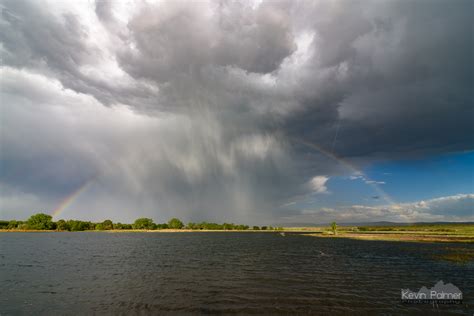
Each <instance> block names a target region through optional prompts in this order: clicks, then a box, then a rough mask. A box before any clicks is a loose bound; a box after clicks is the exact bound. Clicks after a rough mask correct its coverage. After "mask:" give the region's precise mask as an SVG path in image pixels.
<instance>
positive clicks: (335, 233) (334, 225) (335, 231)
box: [331, 222, 337, 235]
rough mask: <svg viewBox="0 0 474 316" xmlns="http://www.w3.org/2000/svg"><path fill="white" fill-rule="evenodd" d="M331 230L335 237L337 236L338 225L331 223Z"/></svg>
mask: <svg viewBox="0 0 474 316" xmlns="http://www.w3.org/2000/svg"><path fill="white" fill-rule="evenodd" d="M331 230H332V232H333V234H334V235H337V224H336V222H332V223H331Z"/></svg>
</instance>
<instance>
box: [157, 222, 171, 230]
mask: <svg viewBox="0 0 474 316" xmlns="http://www.w3.org/2000/svg"><path fill="white" fill-rule="evenodd" d="M167 228H169V227H168V224H166V223H163V224H157V225H156V229H167Z"/></svg>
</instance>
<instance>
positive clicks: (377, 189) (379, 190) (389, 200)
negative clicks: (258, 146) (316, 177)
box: [289, 137, 396, 205]
mask: <svg viewBox="0 0 474 316" xmlns="http://www.w3.org/2000/svg"><path fill="white" fill-rule="evenodd" d="M289 139H290V140H293V141H295V142H297V143H300V144H302V145H305V146H308V147H310V148H313V149H316V150H317V151H319V152H320V153H322V154H324V155H325V156H327V157H329V158H331V159H334V160H336V161H337V162H339V163H340V164H342V165H343V166H345V167H346V168H348V169H349V170H352V171H353V172H355V173H357V174H359V175H361V176H363V177H364V179H365V180H366V181H365V183H366V184H368V185H370V186H371V187H372V188H373V189H374V190H375V192H377V194H379V195H380V196H381V197H382V198H383V199H384V200H385V201H386V202H387V203H388V204H390V205H396V203H395V201H394V200H393V199H392V198H391V197H390V196H389V195H388V194H387V193H386V192H385V191H384V190H382V188H381V187H380V186H378V185H377V183H375V181H372V180H371V179H370V178H369V177H368V176H367V175H366V174H365V173H364V172H362V171H361V170H359V169H357V167H355V166H353V165H352V164H350V163H349V162H347V161H346V160H344V159H342V158H340V157H337V156H336V155H334V153H332V152H329V151H327V150H325V149H324V148H322V147H321V146H319V145H317V144H314V143H312V142H308V141H305V140H301V139H297V138H292V137H290V138H289Z"/></svg>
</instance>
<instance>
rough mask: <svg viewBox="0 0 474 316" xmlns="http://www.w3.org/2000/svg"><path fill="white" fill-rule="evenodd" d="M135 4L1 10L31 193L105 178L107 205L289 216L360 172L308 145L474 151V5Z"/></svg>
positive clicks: (17, 183) (6, 102) (20, 180)
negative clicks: (334, 180)
mask: <svg viewBox="0 0 474 316" xmlns="http://www.w3.org/2000/svg"><path fill="white" fill-rule="evenodd" d="M127 3H128V2H115V1H97V2H96V3H92V2H86V1H85V2H77V3H74V4H73V5H71V6H64V5H61V4H60V3H54V1H53V2H51V3H49V4H48V3H46V4H44V5H40V4H39V3H38V2H34V1H31V2H29V1H2V4H1V10H2V18H1V21H0V23H1V28H0V39H1V43H2V45H1V47H0V52H1V54H2V63H3V66H4V67H3V75H2V113H3V117H2V140H1V144H2V155H1V161H2V172H1V173H0V175H1V177H0V181H1V184H3V185H4V186H8V187H9V189H10V190H12V192H14V193H15V194H19V193H18V192H23V193H24V194H33V197H31V196H30V197H29V198H28V199H27V200H29V201H35V203H36V202H37V199H40V200H43V201H45V205H54V204H55V203H56V202H55V201H56V200H57V197H58V196H62V195H63V193H64V192H66V191H71V190H73V189H72V188H75V187H78V186H80V184H81V183H84V182H87V181H88V179H90V178H94V177H97V174H100V180H97V182H98V184H97V186H96V190H97V192H96V194H95V196H94V198H95V200H96V201H98V202H97V203H96V205H95V206H94V205H92V204H91V208H92V209H105V210H106V209H113V208H117V207H118V208H120V205H122V206H123V207H125V206H124V205H126V207H128V208H130V209H134V208H135V209H142V210H144V212H147V214H149V215H150V216H152V215H153V214H161V215H163V214H170V215H171V214H173V212H174V213H176V212H178V213H179V212H181V213H179V214H180V216H183V217H184V218H185V219H193V220H199V219H201V218H207V219H212V218H222V219H223V220H225V219H226V218H231V219H234V220H236V221H237V220H239V219H241V218H243V216H249V217H252V216H253V218H259V216H263V217H265V216H267V218H272V217H277V216H278V214H279V213H278V212H279V211H281V212H284V210H281V208H280V205H282V204H286V203H288V202H290V203H291V199H292V197H293V196H299V195H304V194H308V192H313V193H314V192H316V193H318V192H319V193H321V192H323V191H324V190H323V189H322V188H312V186H311V183H313V182H314V181H313V180H314V179H315V178H314V177H317V176H320V177H322V178H316V179H326V180H327V176H331V175H333V174H338V173H341V172H343V170H341V165H339V164H337V163H336V162H334V161H332V160H331V159H328V157H325V156H324V155H321V153H318V152H317V151H315V150H314V149H312V148H309V147H308V146H304V145H302V143H301V142H298V140H302V141H306V142H312V143H315V144H316V145H318V146H322V147H323V148H325V149H326V150H329V151H332V150H334V151H335V152H336V154H337V155H338V156H341V157H345V158H350V159H351V158H352V159H357V161H358V162H359V163H360V164H366V163H368V162H370V161H372V160H373V159H387V158H393V157H396V158H406V157H411V156H413V155H427V154H432V153H444V152H451V151H461V150H471V149H472V148H473V139H472V137H471V135H472V134H473V132H474V130H473V127H472V125H473V124H472V117H473V115H474V113H473V107H472V101H473V100H472V92H471V88H472V86H473V78H472V76H473V74H472V71H473V66H472V53H473V52H472V25H471V21H470V20H471V12H472V4H471V2H470V1H430V2H426V1H411V2H407V1H385V2H381V1H373V2H371V1H351V2H342V1H341V2H328V1H323V2H318V1H316V2H315V1H311V2H310V1H272V2H263V3H261V4H259V3H255V4H254V3H247V2H241V3H237V2H232V1H212V2H207V3H203V2H199V3H185V2H181V1H167V2H162V3H157V4H149V3H147V2H137V3H135V4H134V5H132V6H131V7H127ZM45 82H46V83H45ZM23 126H28V128H26V127H25V128H24V127H23ZM58 130H60V131H61V132H60V133H59V132H57V131H58ZM8 131H10V132H8ZM336 134H337V137H336ZM20 171H23V173H21V172H20ZM345 172H347V170H345ZM351 172H352V170H351ZM25 174H27V175H28V176H26V177H25V176H24V175H25ZM44 183H47V185H44ZM323 186H324V185H323ZM101 190H102V191H101ZM100 192H102V193H103V194H102V196H101V195H100ZM12 194H13V193H12ZM104 196H105V197H106V198H104ZM101 199H102V200H101ZM11 200H12V201H14V203H13V202H12V203H13V204H12V205H17V204H15V203H17V201H18V200H19V199H18V198H15V199H11ZM112 200H115V202H113V201H112ZM117 201H119V202H117ZM32 203H33V202H32ZM91 203H92V202H91ZM130 212H132V214H133V215H129V216H130V217H131V218H133V216H135V214H137V213H138V211H136V210H132V211H130ZM106 214H110V215H108V216H114V213H113V211H110V213H106ZM262 214H263V215H262ZM104 216H105V215H104ZM120 216H123V215H120Z"/></svg>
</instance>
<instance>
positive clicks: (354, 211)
mask: <svg viewBox="0 0 474 316" xmlns="http://www.w3.org/2000/svg"><path fill="white" fill-rule="evenodd" d="M473 209H474V194H458V195H452V196H446V197H440V198H434V199H431V200H422V201H417V202H411V203H401V204H393V205H378V206H367V205H350V206H342V207H337V208H330V207H323V208H318V209H306V210H302V211H301V212H300V213H299V214H297V215H292V216H288V217H286V218H285V220H286V221H288V222H289V223H304V222H306V223H316V224H318V223H328V222H331V221H334V220H336V221H338V222H341V223H357V222H373V221H393V222H423V221H428V222H432V221H455V222H460V221H474V213H473Z"/></svg>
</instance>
